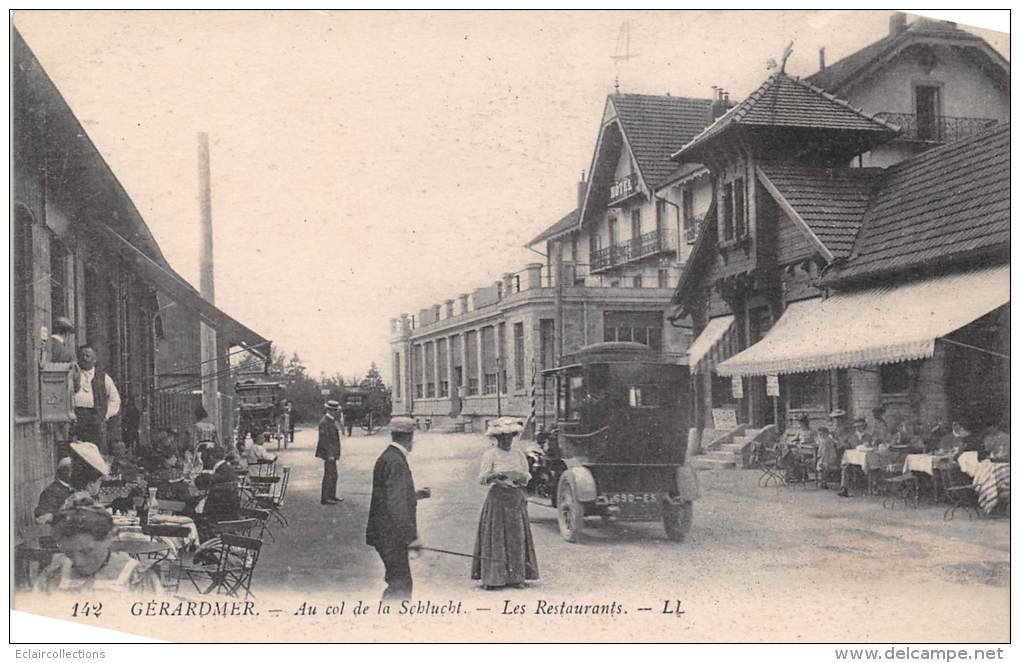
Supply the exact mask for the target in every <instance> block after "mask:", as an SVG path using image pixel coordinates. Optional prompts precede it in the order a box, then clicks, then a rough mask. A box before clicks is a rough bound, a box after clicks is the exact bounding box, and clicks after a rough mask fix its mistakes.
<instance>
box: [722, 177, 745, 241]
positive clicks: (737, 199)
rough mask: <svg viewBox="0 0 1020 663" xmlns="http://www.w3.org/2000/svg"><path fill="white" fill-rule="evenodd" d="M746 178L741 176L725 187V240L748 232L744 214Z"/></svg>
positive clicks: (723, 224) (723, 205) (723, 210)
mask: <svg viewBox="0 0 1020 663" xmlns="http://www.w3.org/2000/svg"><path fill="white" fill-rule="evenodd" d="M744 186H745V185H744V178H742V177H739V178H737V179H736V180H734V181H732V182H730V183H729V184H727V185H726V186H724V187H723V200H722V226H723V228H722V230H723V237H722V238H723V241H732V240H734V239H737V238H739V237H743V236H744V235H745V234H747V227H746V223H745V214H744V199H745V189H744Z"/></svg>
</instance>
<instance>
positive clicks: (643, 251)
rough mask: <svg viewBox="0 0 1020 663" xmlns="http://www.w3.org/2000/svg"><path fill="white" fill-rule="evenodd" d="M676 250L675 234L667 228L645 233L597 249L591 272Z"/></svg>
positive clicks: (592, 257) (593, 255)
mask: <svg viewBox="0 0 1020 663" xmlns="http://www.w3.org/2000/svg"><path fill="white" fill-rule="evenodd" d="M670 251H676V243H675V242H674V241H673V234H672V233H670V232H669V231H668V230H667V229H665V228H659V229H658V230H653V231H651V232H647V233H644V234H643V235H639V236H638V237H635V238H633V239H630V240H627V241H625V242H621V243H619V244H613V245H612V246H607V247H604V248H601V249H599V250H597V251H595V253H594V254H592V256H591V258H590V260H591V272H592V273H593V274H595V273H597V272H600V271H605V270H607V269H612V268H613V267H618V266H619V265H625V264H627V263H629V262H634V261H636V260H641V259H643V258H647V257H649V256H654V255H657V254H659V253H665V252H670Z"/></svg>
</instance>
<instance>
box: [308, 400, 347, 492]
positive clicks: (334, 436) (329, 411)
mask: <svg viewBox="0 0 1020 663" xmlns="http://www.w3.org/2000/svg"><path fill="white" fill-rule="evenodd" d="M342 425H343V422H342V419H341V413H340V403H338V402H336V401H326V413H325V414H324V415H322V419H320V420H319V443H318V445H316V447H315V457H316V458H321V459H322V463H323V468H322V492H321V493H320V494H319V503H320V504H323V505H326V504H339V503H340V502H342V501H343V498H342V497H337V494H336V484H337V480H338V479H339V477H340V474H339V472H338V471H337V464H338V462H339V460H340V427H341V426H342Z"/></svg>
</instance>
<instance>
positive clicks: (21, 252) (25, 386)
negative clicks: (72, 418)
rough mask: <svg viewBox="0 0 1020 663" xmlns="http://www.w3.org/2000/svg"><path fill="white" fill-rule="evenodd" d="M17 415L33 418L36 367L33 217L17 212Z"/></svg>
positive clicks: (15, 284) (15, 274) (15, 364)
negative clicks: (33, 329)
mask: <svg viewBox="0 0 1020 663" xmlns="http://www.w3.org/2000/svg"><path fill="white" fill-rule="evenodd" d="M13 239H14V247H13V248H14V255H13V258H14V265H13V267H14V412H15V414H19V415H22V416H27V415H31V414H32V413H33V411H34V409H35V408H33V407H32V394H31V385H32V381H33V379H34V377H35V371H34V370H33V367H34V366H35V362H34V361H33V354H34V353H33V351H32V348H33V343H32V340H33V337H34V334H33V332H32V327H33V325H32V316H33V312H34V308H35V307H34V301H35V298H34V297H33V294H34V293H33V290H34V289H35V279H34V278H32V276H33V274H34V270H33V263H32V216H31V215H30V214H29V213H28V211H27V210H24V209H22V208H21V207H18V208H17V211H16V212H15V217H14V238H13Z"/></svg>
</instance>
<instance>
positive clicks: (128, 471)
mask: <svg viewBox="0 0 1020 663" xmlns="http://www.w3.org/2000/svg"><path fill="white" fill-rule="evenodd" d="M138 471H139V470H138V461H137V460H135V457H134V456H133V455H132V454H131V452H130V451H128V447H127V445H126V444H124V443H123V442H121V441H120V440H118V441H116V442H114V443H113V457H112V458H111V459H110V475H111V476H119V477H120V478H121V479H123V480H124V481H125V482H126V483H134V482H135V481H137V480H138Z"/></svg>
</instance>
